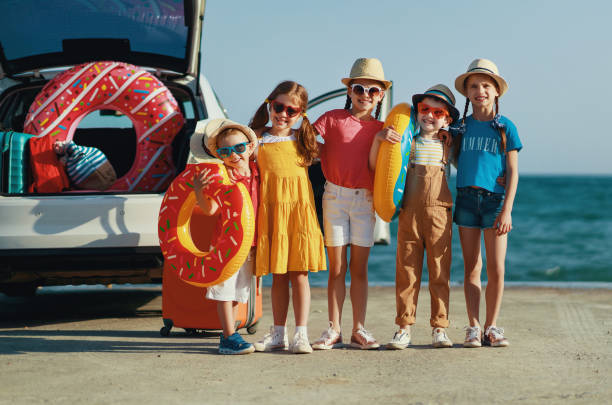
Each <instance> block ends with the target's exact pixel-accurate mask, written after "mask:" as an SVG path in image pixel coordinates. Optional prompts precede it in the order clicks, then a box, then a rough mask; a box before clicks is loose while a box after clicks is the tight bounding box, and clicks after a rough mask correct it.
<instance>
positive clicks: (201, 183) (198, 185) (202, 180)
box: [193, 169, 215, 193]
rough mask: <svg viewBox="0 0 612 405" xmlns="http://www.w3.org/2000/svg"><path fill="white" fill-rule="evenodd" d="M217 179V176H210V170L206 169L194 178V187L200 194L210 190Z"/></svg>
mask: <svg viewBox="0 0 612 405" xmlns="http://www.w3.org/2000/svg"><path fill="white" fill-rule="evenodd" d="M214 179H215V176H211V175H210V169H204V170H203V171H202V173H197V174H195V175H194V176H193V187H194V188H195V190H196V191H197V192H198V193H201V192H202V190H204V189H206V188H208V186H210V185H211V184H212V183H213V181H214Z"/></svg>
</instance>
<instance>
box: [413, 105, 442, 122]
mask: <svg viewBox="0 0 612 405" xmlns="http://www.w3.org/2000/svg"><path fill="white" fill-rule="evenodd" d="M418 107H419V114H423V115H427V114H429V113H431V115H432V116H433V117H434V118H435V119H437V120H439V119H440V118H444V117H448V116H449V114H448V111H447V110H446V109H445V108H437V107H432V106H430V105H429V104H425V103H419V106H418Z"/></svg>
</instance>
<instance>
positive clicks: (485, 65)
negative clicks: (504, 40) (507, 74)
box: [455, 59, 508, 97]
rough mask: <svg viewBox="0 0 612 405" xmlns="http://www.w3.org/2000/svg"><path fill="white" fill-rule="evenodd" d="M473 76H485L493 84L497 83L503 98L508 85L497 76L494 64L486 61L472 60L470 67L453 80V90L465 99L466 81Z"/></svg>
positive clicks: (497, 72)
mask: <svg viewBox="0 0 612 405" xmlns="http://www.w3.org/2000/svg"><path fill="white" fill-rule="evenodd" d="M475 74H483V75H487V76H489V77H490V78H491V79H493V80H494V81H495V83H497V88H498V90H499V96H500V97H501V96H503V95H504V93H505V92H506V91H507V90H508V83H506V80H504V78H503V77H501V76H500V75H499V71H498V70H497V66H496V65H495V63H493V62H491V61H490V60H488V59H474V60H473V61H472V63H470V66H468V69H467V72H465V73H464V74H462V75H460V76H459V77H457V79H455V89H457V91H458V92H459V93H461V94H463V95H464V96H465V97H467V91H466V88H465V84H466V81H467V79H468V77H470V76H471V75H475Z"/></svg>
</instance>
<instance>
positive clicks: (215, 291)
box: [206, 250, 255, 303]
mask: <svg viewBox="0 0 612 405" xmlns="http://www.w3.org/2000/svg"><path fill="white" fill-rule="evenodd" d="M251 252H252V250H251ZM251 252H249V255H248V257H247V260H246V261H245V262H244V264H243V265H242V266H241V267H240V269H239V270H238V271H237V272H236V273H234V275H233V276H231V277H230V278H228V279H227V280H225V281H224V282H222V283H221V284H217V285H213V286H212V287H208V288H206V298H208V299H209V300H215V301H236V302H243V303H244V302H247V301H248V300H249V295H250V293H251V277H253V267H254V265H255V256H254V255H252V254H251Z"/></svg>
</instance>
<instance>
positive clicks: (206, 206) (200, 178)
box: [193, 169, 219, 215]
mask: <svg viewBox="0 0 612 405" xmlns="http://www.w3.org/2000/svg"><path fill="white" fill-rule="evenodd" d="M209 174H210V169H207V170H204V171H203V172H202V173H198V174H195V175H194V176H193V188H194V190H195V195H196V200H197V201H198V205H199V206H200V208H201V209H202V211H203V212H204V215H215V214H216V213H217V211H218V210H219V204H217V203H216V202H215V200H213V199H212V198H210V197H209V196H206V195H204V194H202V190H204V189H205V188H207V187H208V186H209V185H210V184H212V182H213V177H212V176H209Z"/></svg>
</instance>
